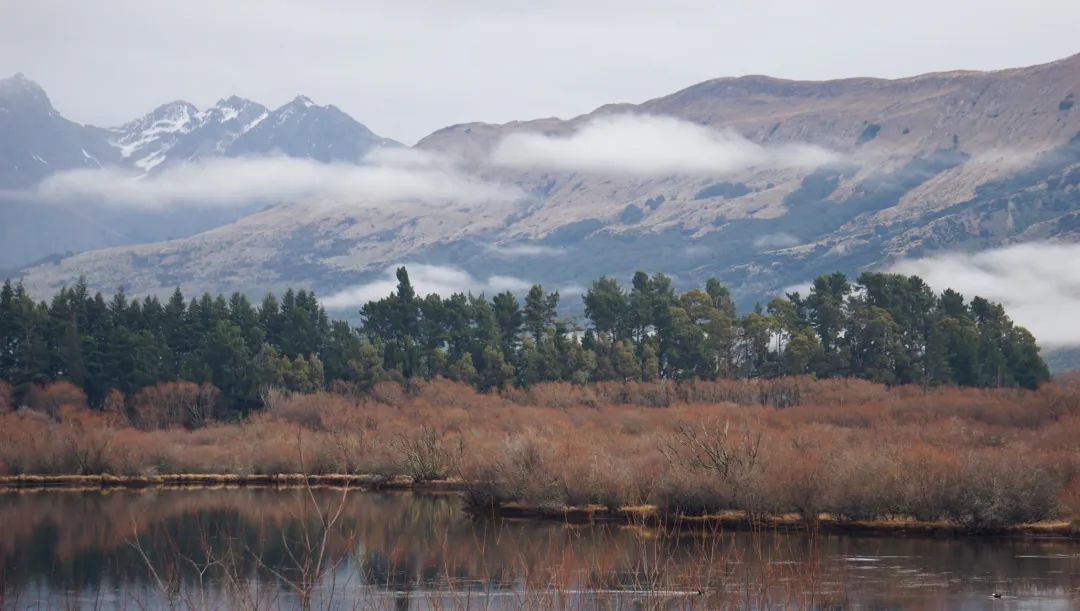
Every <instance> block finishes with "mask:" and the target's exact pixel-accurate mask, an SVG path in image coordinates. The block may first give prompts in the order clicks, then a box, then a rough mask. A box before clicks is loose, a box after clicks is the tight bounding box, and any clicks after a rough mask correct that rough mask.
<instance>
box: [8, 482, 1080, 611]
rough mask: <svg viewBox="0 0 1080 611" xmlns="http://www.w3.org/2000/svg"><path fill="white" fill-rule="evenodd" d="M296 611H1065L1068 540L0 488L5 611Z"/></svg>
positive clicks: (332, 500)
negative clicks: (586, 520) (656, 524)
mask: <svg viewBox="0 0 1080 611" xmlns="http://www.w3.org/2000/svg"><path fill="white" fill-rule="evenodd" d="M994 592H998V593H1000V594H1001V595H1002V598H1000V599H997V598H992V596H991V594H992V593H994ZM305 605H307V606H310V607H312V608H320V609H321V608H335V609H534V608H541V609H543V608H556V609H713V608H751V609H754V608H865V609H883V608H887V609H896V608H910V609H1068V608H1074V607H1077V606H1078V605H1080V543H1077V542H1068V541H1060V540H1019V539H1016V540H1012V539H978V538H966V539H954V538H948V539H946V538H942V539H933V538H897V537H875V536H842V535H825V534H819V535H817V536H816V537H810V536H807V535H805V534H778V533H749V532H724V533H715V532H713V533H702V532H685V531H684V532H678V533H671V532H661V531H657V530H655V529H648V528H640V527H633V526H625V525H587V526H582V525H567V524H561V523H555V522H539V521H513V520H499V519H476V518H472V517H470V516H469V515H468V514H466V513H464V512H463V511H462V510H461V499H460V498H459V497H458V496H456V495H454V494H424V493H413V492H387V493H382V492H360V491H351V492H349V493H347V494H345V493H343V492H342V491H336V490H315V491H311V492H309V491H306V490H273V489H197V490H193V489H189V490H165V489H159V490H143V491H121V490H117V491H106V492H101V491H89V492H74V491H35V492H0V606H3V607H4V608H20V609H22V608H41V609H45V608H50V609H51V608H68V609H102V608H104V609H112V608H130V609H143V608H182V609H187V608H190V609H208V608H209V609H236V608H258V609H263V608H273V609H276V608H297V607H304V606H305Z"/></svg>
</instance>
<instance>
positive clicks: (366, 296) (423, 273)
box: [321, 263, 532, 310]
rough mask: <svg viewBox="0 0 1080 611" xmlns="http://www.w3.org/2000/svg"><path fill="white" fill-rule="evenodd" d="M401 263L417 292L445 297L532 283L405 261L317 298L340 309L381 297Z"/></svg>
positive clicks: (394, 284)
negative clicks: (331, 293) (362, 280)
mask: <svg viewBox="0 0 1080 611" xmlns="http://www.w3.org/2000/svg"><path fill="white" fill-rule="evenodd" d="M402 265H404V266H405V267H406V268H408V270H409V282H411V283H412V285H413V289H415V290H416V293H417V294H418V295H430V294H432V293H435V294H437V295H441V296H443V297H448V296H450V295H452V294H454V293H469V292H471V293H474V294H477V293H485V294H487V295H488V296H489V297H490V296H491V295H493V294H495V293H501V292H503V291H514V292H520V291H525V290H528V289H529V288H530V287H531V286H532V283H530V282H527V281H525V280H522V279H521V278H516V277H514V276H500V275H492V276H488V277H487V278H484V279H481V278H477V277H475V276H473V275H472V274H470V273H469V272H467V271H465V270H463V269H460V268H456V267H449V266H444V265H427V264H423V263H407V264H398V265H391V266H390V267H387V268H386V269H385V270H384V271H383V273H382V276H381V277H380V278H379V279H377V280H373V281H371V282H367V283H365V284H360V285H357V286H352V287H349V288H347V289H344V290H342V291H338V292H337V293H334V294H333V295H330V296H329V297H326V298H325V299H322V300H321V302H322V303H323V305H325V306H326V307H327V308H331V309H335V310H340V309H346V308H357V307H360V306H362V305H364V304H365V303H367V302H369V301H376V300H379V299H382V298H383V297H386V296H387V295H389V294H390V293H392V292H393V291H394V290H395V289H396V288H397V277H396V276H395V273H396V271H397V268H399V267H401V266H402Z"/></svg>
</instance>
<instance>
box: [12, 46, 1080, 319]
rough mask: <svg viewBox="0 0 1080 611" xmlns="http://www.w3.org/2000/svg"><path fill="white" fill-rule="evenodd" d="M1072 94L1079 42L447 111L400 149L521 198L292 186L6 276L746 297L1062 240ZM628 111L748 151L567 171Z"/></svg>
mask: <svg viewBox="0 0 1080 611" xmlns="http://www.w3.org/2000/svg"><path fill="white" fill-rule="evenodd" d="M1078 98H1080V56H1076V57H1072V58H1068V59H1065V60H1061V61H1058V62H1054V63H1051V64H1046V65H1041V66H1034V67H1029V68H1020V69H1014V70H1003V71H996V72H950V73H942V74H930V75H924V76H918V77H913V78H907V79H899V80H881V79H867V78H857V79H846V80H840V81H829V82H796V81H784V80H778V79H772V78H768V77H761V76H749V77H741V78H730V79H717V80H714V81H708V82H705V83H701V84H699V85H695V86H693V87H690V88H687V89H685V90H683V91H680V92H677V93H674V94H672V95H669V96H665V97H662V98H657V99H655V100H650V101H647V102H645V103H643V104H639V105H630V104H619V105H611V106H605V107H602V108H599V109H597V110H596V111H594V112H592V113H589V114H587V115H582V116H580V117H576V118H573V119H569V120H559V119H542V120H535V121H525V122H514V123H509V124H504V125H492V124H481V123H476V124H465V125H455V126H451V127H448V128H445V129H442V130H439V131H437V132H435V133H433V134H431V135H430V136H428V137H427V138H425V139H423V140H422V141H421V142H420V143H418V144H417V146H416V149H417V152H418V153H425V154H430V155H437V156H440V157H442V158H447V159H452V160H453V162H454V163H455V164H456V167H457V168H458V169H459V170H460V171H462V172H468V173H469V174H470V175H473V176H475V177H476V179H477V180H481V181H486V182H491V183H497V184H500V185H510V186H513V187H514V188H516V189H518V190H519V191H520V192H521V193H523V194H524V195H523V196H522V197H518V198H508V199H507V200H506V201H499V202H495V203H491V202H489V203H486V204H484V205H476V204H468V203H461V202H456V201H453V200H447V201H438V202H435V203H431V202H426V203H420V202H404V203H400V202H398V203H394V204H393V205H390V204H386V203H383V202H380V201H379V199H378V197H377V196H376V195H368V194H365V193H363V192H360V193H356V194H353V195H351V196H349V197H345V198H343V199H342V200H341V201H335V202H330V204H332V205H327V202H313V201H297V202H293V203H287V204H284V205H281V206H277V207H275V208H273V209H270V210H267V211H264V212H261V213H258V214H255V215H251V216H248V217H246V218H243V219H241V220H239V221H236V222H234V223H230V224H227V225H224V226H221V227H218V228H215V229H214V230H212V231H209V232H206V233H202V234H200V235H196V236H192V237H189V238H185V239H182V240H175V241H172V242H167V243H161V244H144V245H139V246H130V247H122V248H114V249H108V250H101V251H96V252H88V253H83V254H80V255H76V256H72V257H68V258H65V259H63V260H60V261H56V262H50V263H47V264H43V265H39V266H36V267H33V268H30V269H28V270H26V274H25V281H26V282H27V284H28V286H30V287H31V288H32V289H33V290H35V291H38V292H46V291H48V290H52V289H54V288H56V287H57V286H59V285H60V284H62V283H64V282H70V281H71V280H72V279H73V278H75V277H77V276H79V275H85V276H86V277H87V278H88V279H90V281H91V282H93V283H95V284H96V285H98V286H101V287H103V288H114V287H116V286H120V285H123V286H125V287H127V288H128V289H129V290H132V291H135V292H162V291H165V290H168V289H171V287H173V286H175V285H177V284H180V285H183V286H185V287H191V288H196V289H204V288H205V289H213V290H232V289H236V288H240V289H247V290H250V291H253V292H263V291H265V290H267V289H270V288H275V287H280V286H284V285H302V286H306V287H309V288H314V289H316V290H318V291H319V292H320V293H322V294H326V293H328V292H334V291H337V290H339V289H342V288H344V287H346V286H349V285H352V284H355V283H359V282H364V281H366V280H370V279H371V278H373V277H375V276H378V275H380V274H381V273H382V270H383V269H385V267H386V266H387V265H391V264H394V263H399V262H415V263H428V264H433V265H441V266H453V267H455V268H460V269H463V270H466V271H468V272H470V273H472V274H473V275H474V276H477V277H486V276H492V275H494V276H500V277H504V276H513V277H517V278H521V279H525V280H528V281H530V282H532V281H539V282H543V283H545V284H546V285H549V286H563V287H569V286H572V285H579V284H581V283H583V282H585V281H588V280H590V279H592V278H594V277H596V276H598V275H600V274H609V275H617V276H628V275H629V274H630V273H632V272H633V271H634V270H635V269H647V270H653V271H665V272H667V273H670V274H672V275H674V276H675V278H676V281H677V282H679V283H690V282H700V281H701V280H702V279H703V278H704V277H706V276H709V275H715V276H718V277H720V278H721V279H722V280H724V281H725V282H727V283H728V284H730V285H731V286H732V287H733V288H734V289H735V292H736V294H737V295H738V296H739V298H740V300H741V301H742V303H744V304H747V303H752V302H753V301H754V300H758V299H764V298H766V297H767V296H768V295H769V294H773V293H775V292H777V291H780V290H783V289H784V288H785V287H788V286H791V285H795V284H799V283H801V282H804V281H806V280H808V279H809V278H811V277H813V276H814V275H816V274H818V273H821V272H824V271H832V270H836V269H840V270H845V271H848V272H851V273H854V272H857V271H858V270H860V269H863V268H867V267H874V266H882V265H885V264H887V263H889V262H890V261H893V260H895V259H897V258H901V257H911V256H919V255H924V254H928V253H932V252H937V251H942V250H949V249H982V248H988V247H992V246H996V245H1000V244H1005V243H1009V242H1013V241H1020V240H1032V239H1057V240H1069V241H1074V240H1075V239H1076V236H1077V235H1078V233H1077V232H1078V231H1080V217H1078V215H1080V103H1078V102H1080V99H1078ZM301 105H302V103H301ZM641 116H645V117H657V116H659V117H665V118H671V119H672V120H677V121H678V126H677V127H678V130H682V131H681V132H680V133H682V134H684V135H685V136H686V137H687V138H689V139H690V141H695V142H696V140H694V138H701V137H702V136H701V135H700V134H697V133H696V132H694V130H695V129H698V128H703V129H707V130H708V134H711V135H709V136H707V137H706V139H709V138H712V139H714V140H715V139H717V138H719V139H722V140H724V143H723V146H726V147H727V148H726V149H724V150H728V151H729V152H730V151H735V152H742V153H746V155H745V156H744V157H745V158H743V159H742V160H741V161H740V160H735V159H717V163H716V164H715V165H709V164H699V163H696V160H695V159H694V158H692V157H691V158H689V159H685V158H683V159H680V160H679V163H682V164H683V165H682V166H680V165H678V164H676V165H675V166H671V167H668V166H665V165H664V164H663V163H660V164H659V165H658V166H657V167H653V168H651V169H650V168H647V167H645V166H641V167H638V166H633V167H625V168H624V167H619V164H618V163H613V164H608V165H606V166H605V165H600V166H597V165H595V164H592V165H590V164H589V163H585V164H584V165H581V166H576V165H575V163H576V161H575V160H577V159H579V157H576V156H575V155H577V154H578V153H581V149H589V147H590V146H592V147H593V149H590V150H592V152H593V153H595V152H596V150H595V147H596V146H598V145H597V142H598V141H596V140H590V139H589V138H592V137H593V136H594V135H595V134H596V132H597V130H598V129H599V128H597V127H596V126H598V125H600V126H604V125H606V126H608V127H610V126H611V125H624V124H625V123H626V121H625V120H624V119H625V118H627V117H630V118H633V117H641ZM268 120H269V119H267V120H264V121H263V123H261V124H260V126H261V125H263V124H265V123H266V122H267V121H268ZM632 120H633V119H632ZM620 121H621V122H622V123H620ZM650 125H652V124H650ZM650 125H646V126H645V127H646V129H644V131H639V132H635V131H633V130H630V131H628V132H624V133H623V135H624V137H623V138H622V139H619V140H617V142H616V145H617V146H616V147H615V148H616V150H614V151H612V152H611V157H610V159H612V160H615V161H618V160H619V159H621V158H622V157H620V154H621V153H622V152H624V151H620V150H618V149H620V148H627V149H634V151H635V153H634V154H638V153H640V155H639V156H638V157H635V158H634V159H646V160H652V161H657V160H660V161H663V160H664V159H667V158H668V157H670V156H671V155H668V153H672V152H673V151H669V150H667V149H678V148H679V147H680V142H682V141H681V140H678V139H677V138H675V139H666V138H665V137H663V131H662V130H660V131H657V130H652V131H650V129H651V127H650ZM665 125H666V124H665ZM256 129H258V128H256ZM256 129H253V130H251V131H252V132H254V131H256ZM590 130H591V131H590ZM329 132H330V133H333V134H336V133H340V132H341V130H338V129H336V128H335V129H331V130H329ZM294 133H301V132H300V131H297V132H294ZM302 133H303V134H304V136H303V137H301V138H300V140H301V141H302V142H303V143H305V144H303V146H301V148H299V149H291V150H290V151H289V152H290V154H304V153H305V152H307V153H308V154H310V155H311V156H312V157H314V158H316V159H318V158H320V157H319V156H318V154H316V153H315V152H313V151H316V150H325V149H320V148H319V147H320V145H319V144H318V143H319V142H321V140H320V139H321V138H323V137H329V136H328V135H327V134H324V133H323V132H322V131H320V130H305V131H303V132H302ZM614 133H616V134H618V133H620V132H614ZM639 133H641V134H645V135H647V136H650V138H648V139H646V138H645V137H642V138H641V139H640V140H639V139H636V134H639ZM657 134H660V136H659V137H657ZM609 135H610V134H609ZM365 137H366V136H365V135H364V134H362V133H356V134H354V135H353V136H351V137H350V141H357V140H359V141H363V139H364V138H365ZM515 138H517V139H519V140H517V142H518V143H520V142H521V141H520V138H532V139H533V140H531V141H530V142H532V144H533V148H532V149H531V153H534V154H533V155H532V157H530V156H529V155H525V156H522V155H516V156H515V154H511V153H515V151H510V153H508V152H507V151H508V149H507V146H508V145H509V144H510V143H511V142H514V141H515V140H514V139H515ZM575 138H579V139H580V140H575ZM537 139H539V140H537ZM236 142H240V139H237V140H236ZM537 142H539V145H537ZM575 142H576V144H575ZM568 143H569V144H568ZM605 143H607V141H600V144H605ZM342 146H344V145H342ZM574 146H577V147H578V148H577V149H574V148H573V147H574ZM545 147H546V148H545ZM266 148H267V147H262V149H260V150H266ZM277 148H279V149H282V150H285V149H284V148H283V147H277ZM638 149H640V150H638ZM335 150H340V149H335ZM658 151H659V153H658ZM516 152H517V153H520V150H516ZM588 152H589V150H586V151H585V153H588ZM603 152H604V151H601V153H603ZM674 152H678V151H674ZM654 153H655V154H654ZM350 156H351V153H350ZM675 156H676V157H677V155H675ZM736 157H737V155H736ZM586 158H587V155H585V156H584V157H580V159H586ZM746 159H749V161H747V160H746ZM537 160H539V161H537ZM725 161H727V162H729V163H726V165H725ZM713 167H715V168H716V169H715V171H714V170H712V169H710V168H713ZM658 168H659V169H658ZM645 170H648V171H645Z"/></svg>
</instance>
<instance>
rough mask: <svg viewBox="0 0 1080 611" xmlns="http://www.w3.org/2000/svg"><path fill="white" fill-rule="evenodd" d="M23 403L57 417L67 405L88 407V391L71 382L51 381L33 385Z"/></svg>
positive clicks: (81, 407)
mask: <svg viewBox="0 0 1080 611" xmlns="http://www.w3.org/2000/svg"><path fill="white" fill-rule="evenodd" d="M23 403H24V405H25V406H26V407H28V408H30V409H33V410H37V411H39V412H42V413H44V414H48V415H49V416H51V417H53V418H56V417H57V416H58V415H59V413H60V412H61V410H62V409H63V408H65V407H73V408H80V409H86V393H84V392H83V391H82V389H80V388H79V387H78V386H75V385H74V384H72V383H70V382H50V383H48V384H45V385H43V386H34V387H32V388H31V389H30V392H28V393H26V398H25V399H24V401H23Z"/></svg>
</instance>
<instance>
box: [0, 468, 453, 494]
mask: <svg viewBox="0 0 1080 611" xmlns="http://www.w3.org/2000/svg"><path fill="white" fill-rule="evenodd" d="M305 486H311V487H316V488H352V489H356V490H365V489H366V490H446V491H459V490H461V489H462V488H463V486H464V482H461V481H460V480H434V481H428V482H416V481H413V480H412V479H410V478H408V477H391V478H386V477H383V476H379V475H370V474H368V475H348V474H342V473H332V474H323V475H304V474H303V473H276V474H258V475H236V474H223V473H170V474H164V475H109V474H102V475H4V476H0V493H2V492H9V491H27V490H53V491H57V492H60V491H87V490H107V489H117V490H140V489H146V488H162V489H199V488H207V489H212V488H282V489H283V488H301V487H305Z"/></svg>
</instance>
